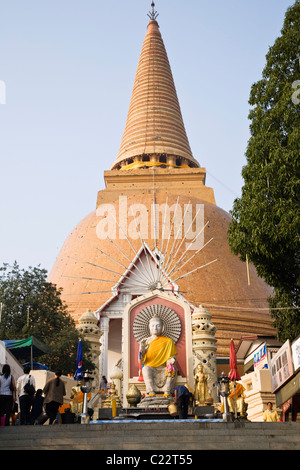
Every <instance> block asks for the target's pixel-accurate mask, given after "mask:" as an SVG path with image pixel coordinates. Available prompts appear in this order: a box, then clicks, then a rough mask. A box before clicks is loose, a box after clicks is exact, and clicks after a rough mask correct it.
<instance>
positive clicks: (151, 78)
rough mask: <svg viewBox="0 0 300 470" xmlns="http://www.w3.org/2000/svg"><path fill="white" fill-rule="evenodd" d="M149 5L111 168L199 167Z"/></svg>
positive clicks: (153, 12) (155, 16) (154, 14)
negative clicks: (120, 137)
mask: <svg viewBox="0 0 300 470" xmlns="http://www.w3.org/2000/svg"><path fill="white" fill-rule="evenodd" d="M151 6H152V12H150V14H149V15H148V16H149V18H150V22H149V24H148V28H147V33H146V36H145V39H144V42H143V47H142V51H141V55H140V59H139V63H138V67H137V71H136V76H135V81H134V86H133V92H132V96H131V101H130V105H129V111H128V115H127V121H126V125H125V130H124V134H123V138H122V141H121V145H120V149H119V153H118V156H117V159H116V160H115V162H114V163H113V165H112V167H111V169H112V170H116V169H122V170H123V169H125V170H127V169H133V168H139V167H143V166H154V165H164V166H171V167H185V168H187V167H199V164H198V162H197V161H196V160H195V159H194V157H193V155H192V152H191V149H190V145H189V141H188V138H187V134H186V131H185V127H184V123H183V119H182V115H181V110H180V106H179V101H178V98H177V93H176V88H175V85H174V80H173V76H172V72H171V68H170V64H169V60H168V56H167V53H166V49H165V46H164V43H163V40H162V37H161V34H160V31H159V26H158V23H157V21H156V18H157V16H158V14H157V12H156V11H154V2H152V5H151Z"/></svg>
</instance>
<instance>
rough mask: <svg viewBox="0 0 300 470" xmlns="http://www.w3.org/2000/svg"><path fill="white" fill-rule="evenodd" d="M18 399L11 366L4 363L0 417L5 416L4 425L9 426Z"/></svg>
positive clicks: (0, 395)
mask: <svg viewBox="0 0 300 470" xmlns="http://www.w3.org/2000/svg"><path fill="white" fill-rule="evenodd" d="M15 401H16V383H15V380H14V378H13V376H12V375H11V373H10V366H9V365H8V364H4V366H3V368H2V375H0V417H1V418H2V417H4V416H5V421H4V425H5V426H9V422H10V417H11V416H12V413H13V408H14V403H15Z"/></svg>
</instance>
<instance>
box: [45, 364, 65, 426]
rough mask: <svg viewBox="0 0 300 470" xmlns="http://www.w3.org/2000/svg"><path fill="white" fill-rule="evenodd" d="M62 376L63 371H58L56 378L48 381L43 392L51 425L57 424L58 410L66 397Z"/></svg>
mask: <svg viewBox="0 0 300 470" xmlns="http://www.w3.org/2000/svg"><path fill="white" fill-rule="evenodd" d="M61 375H62V372H61V370H58V371H56V372H55V377H54V378H53V379H50V380H48V382H47V383H46V385H45V387H44V390H43V393H44V395H45V400H44V404H45V411H46V413H47V416H48V417H49V420H50V424H53V423H55V421H56V415H57V413H58V409H59V407H60V405H62V404H63V402H64V396H65V395H66V388H65V384H64V382H63V380H62V379H61V378H60V377H61Z"/></svg>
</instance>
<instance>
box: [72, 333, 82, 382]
mask: <svg viewBox="0 0 300 470" xmlns="http://www.w3.org/2000/svg"><path fill="white" fill-rule="evenodd" d="M82 376H83V373H82V344H81V339H80V340H79V343H78V348H77V359H76V371H75V374H74V380H79V379H80V377H82Z"/></svg>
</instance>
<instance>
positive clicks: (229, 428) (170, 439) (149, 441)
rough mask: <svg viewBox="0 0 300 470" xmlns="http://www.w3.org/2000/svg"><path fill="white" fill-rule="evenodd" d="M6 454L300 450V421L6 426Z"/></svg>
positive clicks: (0, 447)
mask: <svg viewBox="0 0 300 470" xmlns="http://www.w3.org/2000/svg"><path fill="white" fill-rule="evenodd" d="M4 450H9V451H12V450H115V451H117V450H119V451H122V450H136V451H139V450H149V451H151V450H165V451H173V453H176V452H177V453H178V451H179V450H182V451H189V450H190V451H191V450H300V423H299V422H286V423H281V422H279V423H257V422H239V421H236V422H230V423H226V422H202V421H200V420H191V421H190V422H187V421H184V422H180V420H168V422H165V421H164V422H159V421H157V422H149V423H148V422H139V421H136V422H132V421H131V422H125V421H123V422H122V421H118V422H113V421H108V422H104V423H103V422H102V423H97V424H55V425H44V426H9V427H1V428H0V452H1V451H4Z"/></svg>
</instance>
